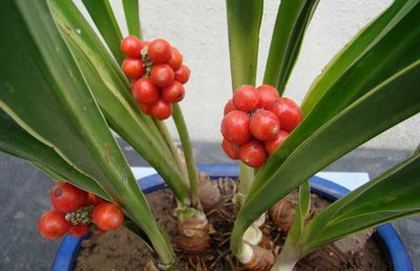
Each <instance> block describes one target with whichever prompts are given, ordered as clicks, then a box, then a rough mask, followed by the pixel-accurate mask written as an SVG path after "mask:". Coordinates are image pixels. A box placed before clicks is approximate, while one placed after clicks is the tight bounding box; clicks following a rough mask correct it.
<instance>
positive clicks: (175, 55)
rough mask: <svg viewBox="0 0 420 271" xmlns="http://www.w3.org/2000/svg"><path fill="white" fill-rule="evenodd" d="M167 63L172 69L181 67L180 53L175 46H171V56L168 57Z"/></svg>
mask: <svg viewBox="0 0 420 271" xmlns="http://www.w3.org/2000/svg"><path fill="white" fill-rule="evenodd" d="M168 64H169V66H171V68H172V69H173V70H174V71H177V70H178V69H179V68H181V65H182V55H181V53H180V52H179V51H178V49H176V48H175V47H172V48H171V58H170V59H169V61H168Z"/></svg>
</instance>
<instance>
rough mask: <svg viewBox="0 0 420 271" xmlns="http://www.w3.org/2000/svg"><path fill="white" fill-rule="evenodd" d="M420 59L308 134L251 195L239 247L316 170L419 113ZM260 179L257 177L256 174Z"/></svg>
mask: <svg viewBox="0 0 420 271" xmlns="http://www.w3.org/2000/svg"><path fill="white" fill-rule="evenodd" d="M419 72H420V60H419V61H417V62H415V63H414V64H412V65H411V66H409V67H407V68H406V69H404V70H403V71H401V72H399V73H398V74H396V75H394V76H393V77H391V78H390V79H388V80H386V81H385V82H384V83H382V84H381V85H379V86H377V87H376V88H374V89H372V90H371V91H370V92H368V94H366V95H365V96H363V97H362V98H360V99H359V100H357V101H356V102H354V103H353V104H352V105H351V106H349V107H347V108H346V109H345V110H344V111H343V112H341V113H340V114H338V115H337V116H335V117H334V118H332V119H331V120H330V121H328V122H327V123H326V124H324V125H323V126H322V127H320V128H319V129H318V130H317V131H316V132H315V133H314V134H312V135H311V136H310V137H309V138H307V139H306V140H305V141H304V142H303V143H302V144H301V145H300V146H299V147H298V148H296V150H295V151H294V152H292V154H291V155H290V156H289V157H288V158H287V160H286V161H285V162H284V163H283V164H281V165H280V166H279V168H278V169H277V170H276V171H275V172H274V174H273V175H272V176H271V177H269V178H268V179H267V180H265V182H264V183H263V185H262V186H260V187H259V188H258V189H257V190H255V191H253V192H252V193H250V194H249V196H248V198H247V199H246V201H245V203H244V206H243V208H242V209H241V211H240V212H239V214H238V217H237V220H236V223H235V228H234V231H233V234H232V243H231V244H232V248H233V249H237V247H236V246H237V245H238V244H239V243H237V242H240V238H241V236H242V234H243V232H244V231H245V230H246V228H247V227H248V226H249V225H250V224H252V222H253V221H254V220H255V219H257V218H258V216H259V215H261V213H263V212H264V211H265V210H267V209H268V208H270V207H271V206H272V205H273V204H274V203H275V202H277V201H278V200H279V199H281V198H283V197H284V196H285V195H287V194H288V193H290V191H291V190H293V189H294V188H295V187H296V186H298V185H299V184H301V183H303V182H305V181H306V180H308V178H309V177H311V176H312V175H313V174H315V173H316V172H318V171H319V170H321V169H323V168H324V167H325V166H327V165H328V164H330V163H331V162H333V161H335V160H336V159H337V158H339V157H341V156H342V155H344V154H345V153H347V152H349V151H351V150H352V149H354V148H355V147H357V146H359V145H360V144H362V143H363V142H365V141H367V140H369V139H371V138H372V137H374V136H375V135H377V134H379V133H381V132H382V131H384V130H386V129H388V128H390V127H392V126H393V125H395V124H397V123H399V122H401V121H403V120H404V119H406V118H408V117H410V116H412V115H414V114H416V113H418V112H419V111H420V103H419V101H420V92H419V91H418V86H419V85H420V77H419V76H418V75H419ZM257 178H258V176H257Z"/></svg>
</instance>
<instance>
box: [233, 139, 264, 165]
mask: <svg viewBox="0 0 420 271" xmlns="http://www.w3.org/2000/svg"><path fill="white" fill-rule="evenodd" d="M239 158H240V159H241V161H242V162H244V163H245V164H247V165H248V166H250V167H255V168H256V167H260V166H262V165H263V164H264V162H265V160H266V159H267V153H266V152H265V149H264V145H263V144H262V143H261V142H260V141H258V140H256V139H253V140H251V141H249V142H248V143H245V144H244V145H242V146H241V147H240V148H239Z"/></svg>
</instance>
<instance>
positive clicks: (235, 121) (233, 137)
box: [221, 110, 251, 145]
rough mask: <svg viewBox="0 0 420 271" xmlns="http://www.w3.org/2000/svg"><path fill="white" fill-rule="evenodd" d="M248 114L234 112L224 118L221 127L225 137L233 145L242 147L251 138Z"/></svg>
mask: <svg viewBox="0 0 420 271" xmlns="http://www.w3.org/2000/svg"><path fill="white" fill-rule="evenodd" d="M249 119H250V118H249V116H248V114H247V113H245V112H243V111H239V110H234V111H232V112H230V113H228V114H227V115H226V116H224V118H223V120H222V125H221V132H222V134H223V136H224V137H225V138H226V139H227V140H228V141H229V142H230V143H232V144H235V145H242V144H244V143H246V142H247V141H248V140H249V139H250V138H251V132H250V130H249Z"/></svg>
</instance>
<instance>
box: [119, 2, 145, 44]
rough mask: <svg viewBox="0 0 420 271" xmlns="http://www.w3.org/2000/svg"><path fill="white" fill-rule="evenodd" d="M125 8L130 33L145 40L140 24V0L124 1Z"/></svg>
mask: <svg viewBox="0 0 420 271" xmlns="http://www.w3.org/2000/svg"><path fill="white" fill-rule="evenodd" d="M122 2H123V7H124V14H125V20H126V22H127V27H128V33H129V34H130V35H135V36H137V37H139V38H140V39H142V38H143V34H142V31H141V23H140V14H139V13H140V11H139V1H138V0H122Z"/></svg>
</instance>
